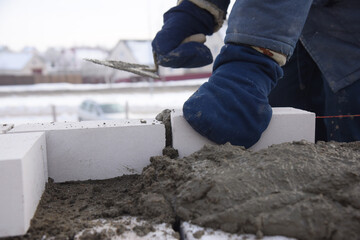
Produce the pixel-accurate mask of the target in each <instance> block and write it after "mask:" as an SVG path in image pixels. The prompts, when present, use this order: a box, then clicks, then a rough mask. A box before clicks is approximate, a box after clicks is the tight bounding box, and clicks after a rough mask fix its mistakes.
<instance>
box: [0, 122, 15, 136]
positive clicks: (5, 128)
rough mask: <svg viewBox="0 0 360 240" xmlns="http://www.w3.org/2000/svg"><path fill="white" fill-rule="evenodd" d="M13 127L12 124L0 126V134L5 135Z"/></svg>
mask: <svg viewBox="0 0 360 240" xmlns="http://www.w3.org/2000/svg"><path fill="white" fill-rule="evenodd" d="M13 127H14V124H6V123H3V124H0V134H4V133H7V132H8V131H9V130H10V129H12V128H13Z"/></svg>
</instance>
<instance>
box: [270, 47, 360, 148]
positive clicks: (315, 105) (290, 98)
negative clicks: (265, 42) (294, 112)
mask: <svg viewBox="0 0 360 240" xmlns="http://www.w3.org/2000/svg"><path fill="white" fill-rule="evenodd" d="M283 70H284V77H283V78H282V79H280V80H279V81H278V83H277V86H276V87H275V88H274V89H273V90H272V92H271V93H270V95H269V102H270V105H271V106H272V107H295V108H299V109H303V110H307V111H311V112H315V113H316V115H317V116H339V115H357V114H360V81H356V82H354V83H353V84H351V85H349V86H347V87H345V88H343V89H341V90H339V91H337V92H336V93H334V92H333V91H332V90H331V88H330V87H329V84H328V82H327V81H324V77H323V74H322V73H321V71H320V70H319V68H318V67H317V65H316V63H315V62H314V61H313V60H312V58H311V57H310V55H309V54H308V53H307V51H306V50H305V48H304V47H303V45H302V44H301V43H300V42H298V44H297V46H296V48H295V51H294V54H293V56H292V57H291V58H290V60H289V62H288V63H287V64H286V65H285V66H284V67H283ZM316 140H323V141H331V140H334V141H339V142H351V141H360V117H343V118H341V117H336V118H324V119H322V118H318V119H317V120H316Z"/></svg>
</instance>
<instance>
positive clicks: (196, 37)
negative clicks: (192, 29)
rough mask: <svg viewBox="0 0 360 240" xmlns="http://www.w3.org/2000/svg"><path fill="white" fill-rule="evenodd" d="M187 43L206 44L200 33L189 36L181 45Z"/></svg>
mask: <svg viewBox="0 0 360 240" xmlns="http://www.w3.org/2000/svg"><path fill="white" fill-rule="evenodd" d="M188 42H199V43H205V42H206V36H205V35H204V34H202V33H198V34H194V35H191V36H190V37H187V38H185V39H184V40H183V41H182V42H181V44H183V43H188Z"/></svg>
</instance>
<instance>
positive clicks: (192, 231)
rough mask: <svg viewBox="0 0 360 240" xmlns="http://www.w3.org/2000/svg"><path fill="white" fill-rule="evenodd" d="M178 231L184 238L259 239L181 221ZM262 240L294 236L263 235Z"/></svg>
mask: <svg viewBox="0 0 360 240" xmlns="http://www.w3.org/2000/svg"><path fill="white" fill-rule="evenodd" d="M180 232H181V235H182V236H183V239H184V240H257V239H259V238H258V237H256V235H253V234H231V233H227V232H224V231H221V230H214V229H211V228H203V227H199V226H197V225H194V224H191V223H188V222H182V223H181V226H180ZM261 239H262V240H296V239H295V238H287V237H283V236H264V237H262V238H261Z"/></svg>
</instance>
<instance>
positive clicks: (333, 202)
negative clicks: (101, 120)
mask: <svg viewBox="0 0 360 240" xmlns="http://www.w3.org/2000/svg"><path fill="white" fill-rule="evenodd" d="M125 215H126V216H127V215H131V216H139V217H140V218H141V219H145V220H149V221H150V226H144V227H143V228H142V231H140V232H141V234H146V233H147V232H149V231H153V229H152V227H151V224H155V223H163V222H165V223H169V224H172V225H173V226H175V225H176V223H178V221H179V220H184V221H191V223H193V224H197V225H200V226H204V227H211V228H214V229H221V230H223V231H226V232H230V233H253V234H257V235H258V236H261V235H267V236H269V235H283V236H288V237H294V238H297V239H359V238H360V142H354V143H347V144H346V143H334V142H330V143H323V142H319V143H317V144H312V143H307V142H294V143H285V144H280V145H274V146H272V147H270V148H268V149H265V150H261V151H258V152H251V151H248V150H245V149H243V148H242V147H235V146H232V145H230V144H225V145H221V146H210V145H208V146H205V147H204V148H203V149H202V150H200V151H198V152H196V153H194V154H192V155H191V156H189V157H185V158H182V159H171V158H169V157H167V156H156V157H152V158H151V164H150V165H149V166H147V167H146V168H144V170H143V172H142V174H141V175H132V176H123V177H119V178H114V179H109V180H102V181H83V182H68V183H61V184H55V183H51V182H49V183H48V184H47V187H46V191H45V193H44V195H43V197H42V200H41V202H40V205H39V207H38V210H37V212H36V215H35V217H34V219H33V220H32V222H31V227H30V230H29V231H28V234H27V235H25V236H24V237H22V238H21V239H41V238H42V236H44V235H45V236H47V237H49V236H53V237H55V239H72V238H73V237H74V236H75V234H76V233H77V232H79V231H81V230H83V229H84V228H89V227H92V226H93V223H92V222H91V221H92V220H95V219H106V220H109V221H112V220H116V219H118V218H119V217H121V216H125ZM170 226H171V225H170ZM118 229H120V230H119V232H120V233H121V226H118ZM87 238H88V239H107V237H106V236H101V235H97V236H92V238H91V237H90V236H87ZM13 239H20V238H13Z"/></svg>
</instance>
